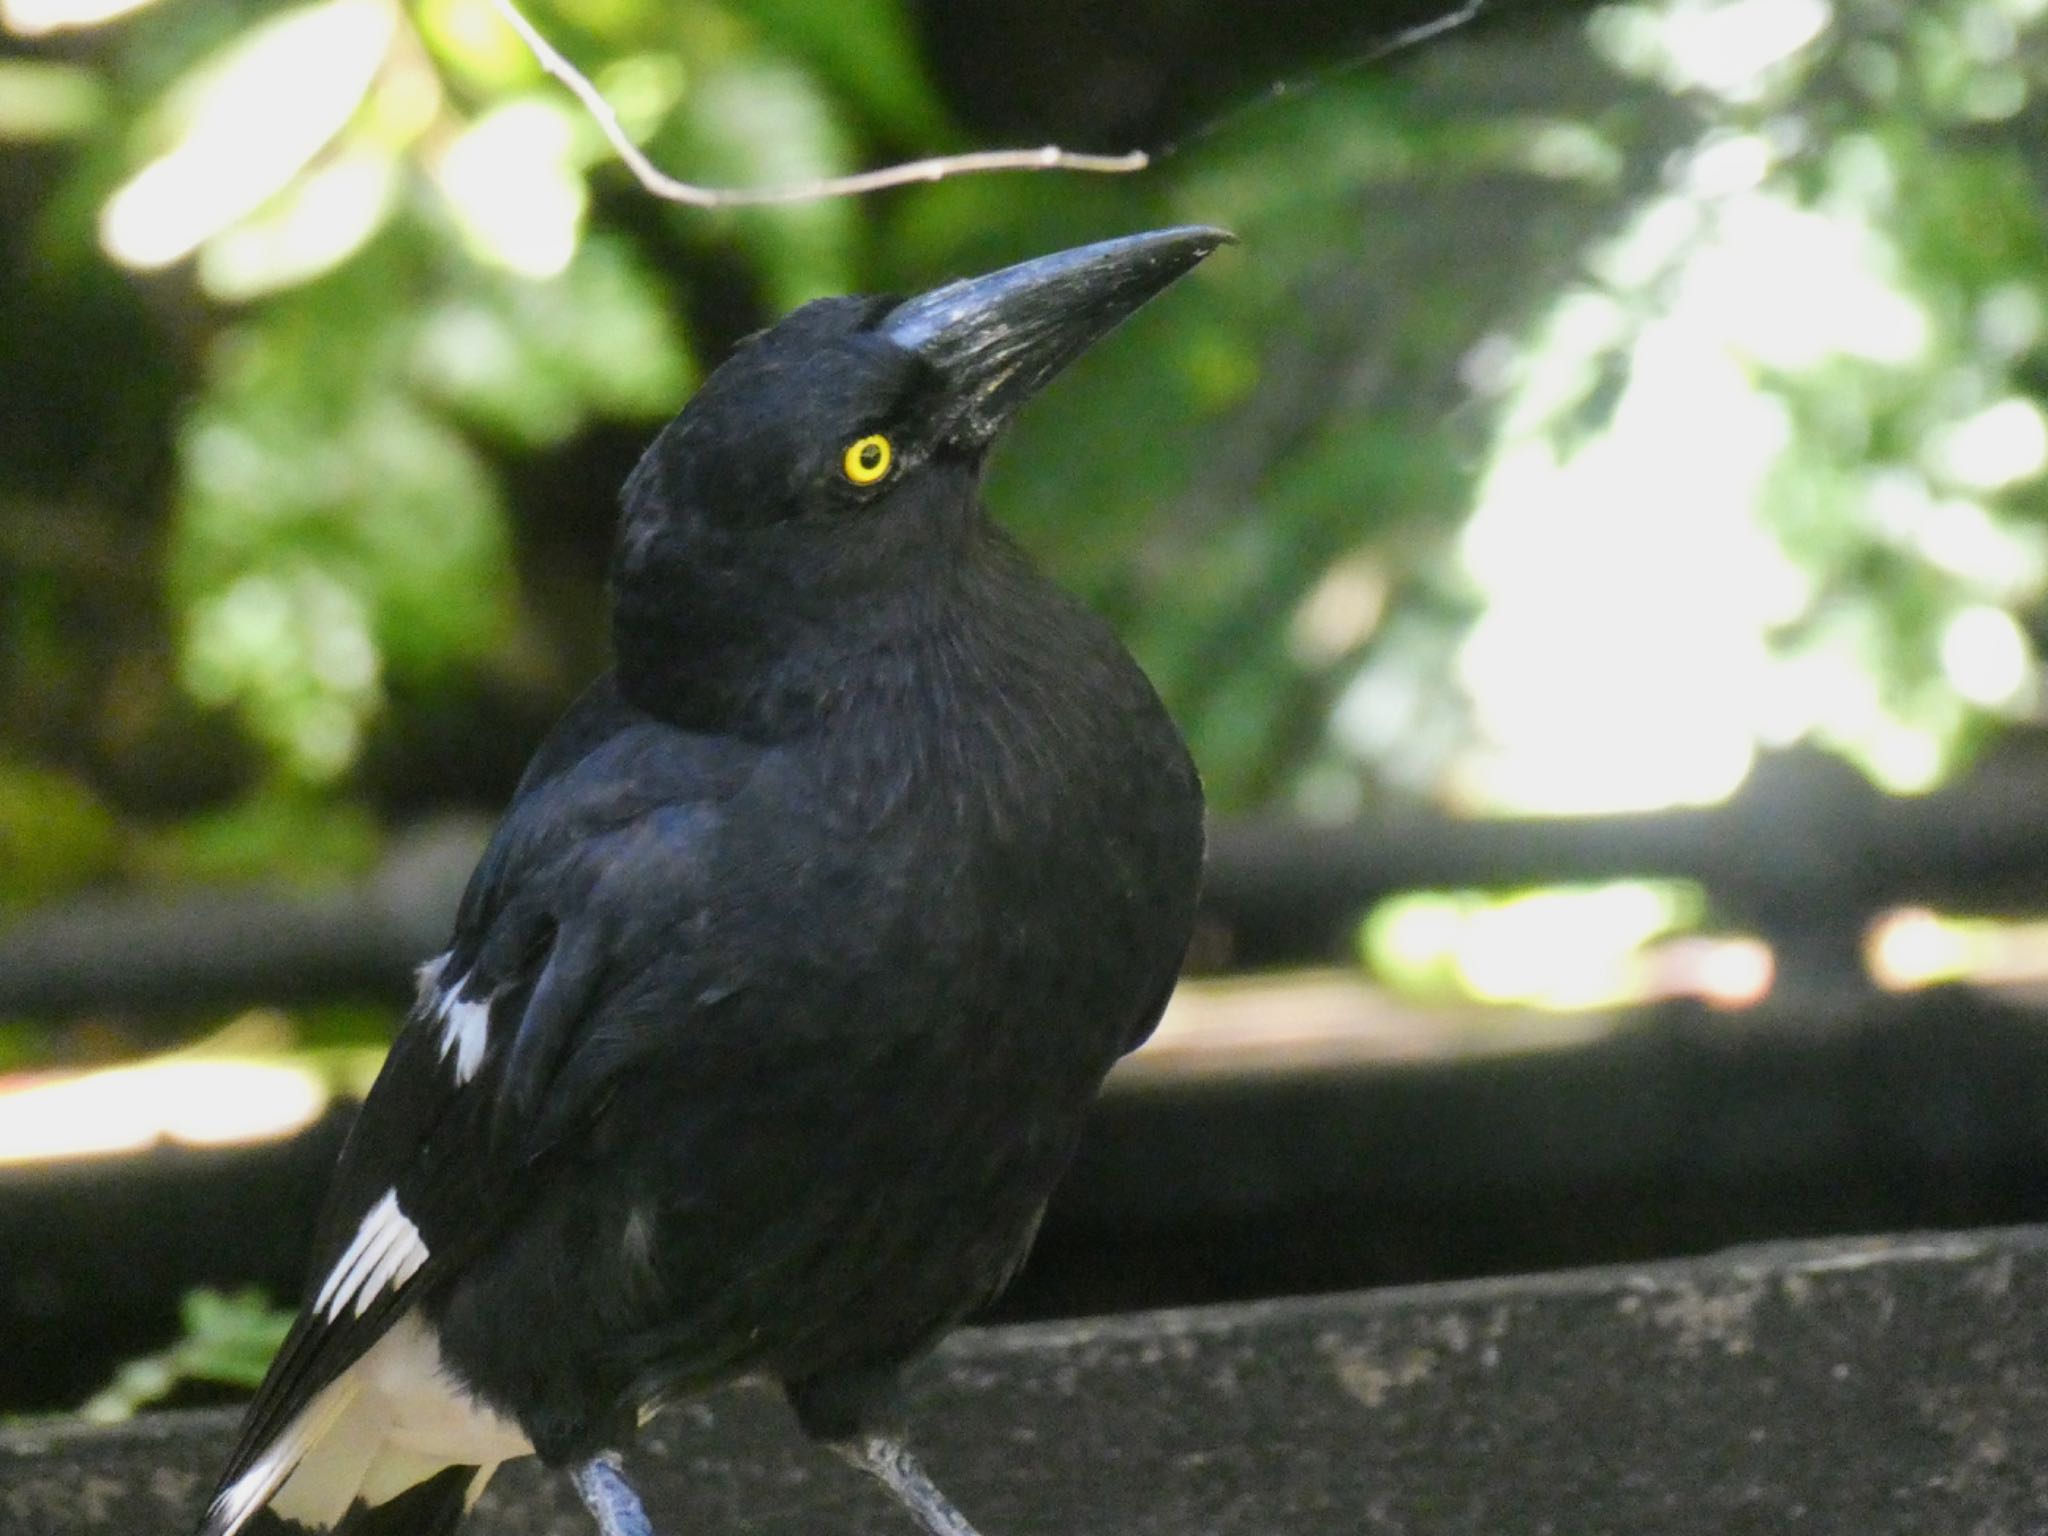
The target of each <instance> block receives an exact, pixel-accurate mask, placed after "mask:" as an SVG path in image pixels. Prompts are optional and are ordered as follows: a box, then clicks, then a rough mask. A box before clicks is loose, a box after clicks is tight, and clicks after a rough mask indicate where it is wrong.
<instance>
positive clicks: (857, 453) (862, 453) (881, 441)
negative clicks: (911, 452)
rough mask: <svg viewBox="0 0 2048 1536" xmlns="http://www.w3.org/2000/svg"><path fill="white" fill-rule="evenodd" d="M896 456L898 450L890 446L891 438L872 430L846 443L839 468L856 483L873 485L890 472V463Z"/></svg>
mask: <svg viewBox="0 0 2048 1536" xmlns="http://www.w3.org/2000/svg"><path fill="white" fill-rule="evenodd" d="M895 458H896V450H895V449H894V448H892V447H890V446H889V439H888V438H886V437H884V436H882V434H881V433H879V432H870V433H869V434H868V435H867V436H866V437H863V438H861V439H859V440H858V441H856V442H852V443H848V444H847V445H846V453H845V455H844V456H843V457H842V458H841V459H840V460H839V468H840V471H841V473H843V474H844V475H845V476H846V478H847V479H849V480H851V481H852V482H853V483H854V484H855V485H873V484H874V483H875V482H876V481H877V480H879V479H881V478H882V476H884V475H886V474H887V473H889V465H890V464H891V463H893V462H894V461H895Z"/></svg>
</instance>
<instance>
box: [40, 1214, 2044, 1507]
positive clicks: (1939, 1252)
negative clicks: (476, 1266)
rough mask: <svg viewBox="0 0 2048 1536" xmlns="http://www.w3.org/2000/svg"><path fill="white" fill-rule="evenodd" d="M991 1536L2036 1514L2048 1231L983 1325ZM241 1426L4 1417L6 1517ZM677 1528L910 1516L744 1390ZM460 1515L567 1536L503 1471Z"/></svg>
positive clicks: (712, 1404)
mask: <svg viewBox="0 0 2048 1536" xmlns="http://www.w3.org/2000/svg"><path fill="white" fill-rule="evenodd" d="M913 1400H914V1411H915V1413H916V1416H917V1424H918V1428H919V1435H920V1440H921V1444H922V1446H923V1448H924V1450H925V1451H926V1453H927V1460H928V1463H929V1465H930V1466H931V1468H932V1470H933V1473H934V1475H935V1476H936V1477H937V1478H938V1480H939V1482H940V1483H941V1484H942V1485H943V1486H944V1487H946V1488H947V1489H948V1490H949V1491H950V1492H951V1493H952V1494H953V1496H954V1497H955V1498H956V1499H957V1500H958V1501H959V1502H960V1504H961V1505H962V1507H963V1508H965V1509H966V1510H967V1511H968V1513H969V1514H970V1515H971V1516H972V1517H973V1518H974V1519H975V1520H976V1521H977V1522H978V1523H979V1524H980V1525H981V1526H982V1528H983V1530H984V1531H985V1532H986V1533H987V1536H1055V1533H1058V1536H1197V1533H1215V1536H1394V1533H1415V1536H1422V1533H1429V1536H1457V1533H1469V1536H1609V1533H1612V1536H1624V1533H1626V1536H1689V1533H1698V1536H1731V1533H1748V1532H1755V1533H1759V1536H1762V1533H1766V1532H1768V1533H1772V1536H1780V1533H1797V1532H1802V1531H1812V1532H1816V1533H1820V1532H1825V1533H1831V1536H1832V1533H1838V1532H1839V1533H1847V1532H1855V1533H1857V1536H1886V1533H1897V1536H1944V1533H1950V1532H1954V1533H1965V1532H1967V1533H1971V1536H2000V1533H2011V1536H2021V1533H2025V1532H2038V1531H2042V1530H2044V1529H2048V1232H2043V1231H2040V1230H2034V1229H2026V1230H2013V1231H1997V1232H1980V1233H1970V1234H1965V1235H1959V1236H1936V1237H1925V1238H1884V1239H1872V1240H1869V1241H1864V1242H1855V1243H1830V1244H1817V1245H1797V1246H1777V1247H1770V1248H1756V1249H1744V1250H1738V1251H1735V1252H1732V1253H1728V1254H1724V1255H1720V1256H1717V1257H1714V1258H1711V1259H1706V1260H1699V1261H1691V1262H1681V1263H1670V1264H1661V1265H1653V1266H1642V1267H1629V1268H1616V1269H1602V1270H1587V1271H1580V1272H1576V1273H1571V1274H1562V1275H1554V1276H1538V1277H1523V1278H1514V1279H1506V1280H1498V1281H1486V1282H1478V1283H1472V1284H1459V1285H1444V1286H1430V1287H1422V1288H1417V1289H1412V1290H1403V1291H1387V1292H1378V1293H1371V1294H1363V1295H1345V1296H1330V1297H1320V1298H1313V1299H1307V1300H1295V1301H1272V1302H1262V1303H1258V1304H1255V1305H1250V1306H1241V1307H1229V1308H1216V1309H1208V1310H1200V1311H1187V1312H1163V1313H1150V1314H1145V1315H1141V1316H1134V1317H1128V1318H1116V1319H1110V1320H1105V1321H1088V1322H1075V1323H1063V1324H1047V1325H1036V1326H1029V1327H1019V1328H1006V1329H989V1330H984V1331H979V1332H970V1333H966V1334H963V1335H961V1336H959V1337H958V1338H956V1339H955V1340H953V1341H952V1342H951V1343H949V1344H948V1346H947V1347H946V1348H945V1349H943V1350H942V1351H941V1352H940V1354H939V1355H938V1356H937V1357H936V1358H935V1359H934V1360H933V1361H932V1362H930V1363H929V1364H928V1365H927V1366H926V1367H925V1368H924V1369H923V1370H922V1371H921V1372H920V1373H919V1375H918V1376H917V1377H916V1379H915V1382H914V1390H913ZM230 1428H231V1416H229V1415H226V1414H219V1413H204V1414H166V1415H161V1416H157V1417H152V1418H147V1419H144V1420H141V1421H138V1422H137V1423H135V1424H133V1425H130V1426H126V1427H123V1428H119V1429H112V1430H103V1429H88V1428H84V1427H81V1426H77V1425H72V1424H66V1423H62V1422H56V1423H50V1424H42V1425H30V1426H17V1427H14V1428H11V1429H8V1430H5V1431H0V1536H159V1533H160V1536H187V1533H188V1531H189V1522H190V1521H191V1519H192V1518H193V1516H194V1514H195V1513H196V1508H195V1506H196V1505H197V1502H198V1500H199V1499H200V1497H201V1495H202V1492H203V1484H204V1483H205V1482H206V1481H207V1479H208V1478H209V1476H210V1474H211V1473H212V1472H213V1470H214V1468H215V1465H216V1463H217V1461H218V1459H219V1457H220V1456H221V1455H222V1454H223V1453H224V1450H225V1445H226V1441H227V1437H228V1434H229V1431H230ZM633 1465H634V1467H635V1469H636V1471H637V1473H638V1478H639V1481H640V1483H641V1486H642V1487H643V1489H644V1490H645V1492H646V1494H647V1498H648V1504H649V1507H650V1510H651V1511H652V1513H653V1514H654V1517H655V1523H656V1526H657V1528H658V1529H659V1530H660V1531H662V1532H663V1533H664V1536H684V1533H685V1532H688V1533H692V1536H697V1533H702V1536H723V1533H728V1532H730V1533H733V1536H739V1533H741V1532H745V1533H748V1536H798V1533H803V1536H910V1532H911V1527H910V1526H909V1524H908V1522H907V1521H906V1520H904V1518H903V1517H901V1516H900V1515H898V1514H897V1513H896V1511H895V1510H894V1509H893V1507H892V1506H890V1505H889V1504H888V1503H887V1502H886V1501H885V1500H884V1499H883V1498H882V1497H881V1496H880V1495H879V1494H878V1493H875V1492H873V1491H871V1490H870V1489H868V1488H867V1487H866V1486H865V1485H864V1484H863V1483H862V1482H861V1480H860V1479H859V1478H858V1477H857V1476H856V1475H855V1474H853V1473H851V1472H849V1471H846V1470H844V1469H843V1468H841V1467H840V1466H839V1465H838V1464H837V1463H836V1462H834V1461H832V1460H831V1459H830V1458H829V1457H826V1456H824V1455H823V1454H821V1453H819V1452H816V1451H814V1450H812V1449H811V1448H809V1447H807V1446H805V1445H804V1444H803V1443H802V1442H801V1441H800V1439H799V1438H798V1436H797V1435H796V1433H795V1430H794V1429H793V1427H792V1426H791V1425H790V1423H789V1420H788V1416H787V1414H786V1412H785V1411H784V1409H783V1408H782V1405H781V1403H780V1401H779V1400H778V1399H776V1398H775V1397H774V1396H772V1395H771V1394H769V1393H766V1392H762V1391H757V1390H748V1389H735V1390H732V1391H728V1392H724V1393H721V1394H718V1395H717V1396H715V1397H713V1398H711V1399H709V1400H707V1401H705V1402H704V1403H701V1404H698V1405H695V1406H693V1407H691V1408H689V1409H685V1410H680V1411H678V1412H677V1413H675V1414H673V1415H670V1416H669V1417H668V1418H666V1419H664V1420H663V1421H660V1422H659V1423H658V1424H657V1425H656V1426H655V1427H654V1429H653V1431H652V1432H651V1433H650V1435H649V1436H648V1438H647V1440H646V1442H645V1444H644V1445H643V1447H642V1449H641V1450H640V1451H639V1452H638V1453H637V1455H636V1456H635V1457H634V1458H633ZM469 1529H470V1531H472V1532H474V1536H570V1533H574V1536H585V1533H586V1532H587V1529H588V1527H587V1526H586V1524H585V1523H584V1520H583V1517H582V1515H581V1512H580V1511H579V1510H577V1509H576V1508H575V1506H574V1501H573V1498H572V1497H571V1496H570V1494H569V1492H568V1490H567V1489H566V1487H565V1486H563V1484H562V1480H561V1479H559V1478H555V1477H550V1476H547V1475H545V1474H544V1473H542V1472H540V1470H539V1469H538V1468H535V1467H533V1466H532V1465H531V1464H530V1463H529V1464H526V1465H523V1466H521V1467H518V1468H514V1469H511V1470H509V1471H508V1472H507V1473H505V1474H504V1475H502V1476H501V1477H500V1479H499V1480H498V1482H497V1483H496V1484H495V1485H494V1486H493V1488H492V1491H491V1494H490V1496H489V1497H488V1498H487V1499H486V1501H485V1504H484V1506H483V1508H482V1509H481V1510H480V1511H479V1513H478V1514H477V1516H476V1517H475V1518H474V1519H473V1521H472V1523H471V1526H470V1528H469Z"/></svg>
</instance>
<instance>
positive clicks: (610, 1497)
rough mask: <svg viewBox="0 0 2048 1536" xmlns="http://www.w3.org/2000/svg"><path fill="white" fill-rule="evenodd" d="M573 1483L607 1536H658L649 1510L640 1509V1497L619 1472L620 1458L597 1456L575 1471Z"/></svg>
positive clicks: (570, 1475) (600, 1529) (585, 1506)
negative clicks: (650, 1518) (650, 1523)
mask: <svg viewBox="0 0 2048 1536" xmlns="http://www.w3.org/2000/svg"><path fill="white" fill-rule="evenodd" d="M569 1480H570V1481H571V1482H573V1483H574V1484H575V1485H576V1493H577V1496H578V1497H579V1498H581V1499H582V1500H583V1507H584V1508H585V1509H587V1510H589V1511H590V1513H591V1516H592V1517H593V1518H594V1519H595V1520H596V1521H597V1528H598V1530H599V1531H601V1532H602V1533H603V1536H654V1527H653V1526H651V1525H649V1524H648V1523H647V1511H646V1510H644V1509H642V1508H641V1507H640V1495H639V1494H637V1493H635V1492H634V1491H633V1485H632V1484H630V1483H628V1482H627V1481H626V1474H625V1473H624V1472H622V1471H620V1470H619V1459H618V1457H616V1456H597V1457H593V1458H592V1459H591V1460H589V1461H586V1462H585V1463H583V1465H582V1466H580V1467H578V1468H576V1470H575V1471H573V1472H571V1473H570V1474H569Z"/></svg>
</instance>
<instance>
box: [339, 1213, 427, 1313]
mask: <svg viewBox="0 0 2048 1536" xmlns="http://www.w3.org/2000/svg"><path fill="white" fill-rule="evenodd" d="M426 1262H427V1245H426V1243H425V1242H424V1241H422V1240H421V1238H420V1229H419V1228H418V1227H416V1226H414V1225H413V1224H412V1220H411V1218H409V1217H408V1216H407V1215H406V1214H405V1212H403V1211H401V1210H400V1209H399V1208H398V1191H397V1190H395V1189H387V1190H385V1191H384V1198H383V1199H382V1200H379V1201H378V1202H377V1203H376V1204H375V1205H373V1206H371V1207H370V1209H369V1211H368V1212H367V1213H365V1215H364V1216H363V1222H362V1225H361V1226H359V1227H357V1228H356V1235H355V1241H354V1242H352V1243H350V1244H349V1245H348V1251H347V1252H345V1253H343V1254H342V1256H341V1257H340V1258H339V1259H337V1260H336V1261H335V1264H334V1268H333V1269H331V1270H329V1271H328V1272H327V1280H326V1283H324V1284H323V1285H322V1286H321V1287H320V1294H319V1295H318V1296H316V1297H315V1298H314V1299H313V1310H314V1311H315V1312H318V1313H319V1314H320V1315H321V1316H323V1317H339V1316H340V1315H341V1309H342V1308H343V1307H345V1306H347V1305H348V1304H349V1303H350V1302H354V1303H355V1312H356V1316H357V1317H361V1316H362V1315H363V1313H364V1312H366V1311H368V1310H369V1306H370V1303H371V1302H373V1301H375V1300H376V1299H377V1296H378V1294H379V1293H380V1292H382V1291H383V1290H384V1289H385V1288H386V1287H387V1286H389V1287H393V1288H395V1287H397V1286H401V1285H403V1284H405V1282H406V1281H408V1280H410V1279H411V1278H412V1277H413V1276H414V1275H415V1274H417V1273H419V1267H420V1266H421V1265H422V1264H424V1263H426Z"/></svg>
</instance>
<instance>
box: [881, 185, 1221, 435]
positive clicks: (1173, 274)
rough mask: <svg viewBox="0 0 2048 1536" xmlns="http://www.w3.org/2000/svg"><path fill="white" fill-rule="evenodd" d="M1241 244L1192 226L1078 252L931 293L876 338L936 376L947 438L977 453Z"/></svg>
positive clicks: (895, 314) (907, 305)
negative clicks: (1077, 363) (1206, 261)
mask: <svg viewBox="0 0 2048 1536" xmlns="http://www.w3.org/2000/svg"><path fill="white" fill-rule="evenodd" d="M1236 238H1237V237H1236V236H1235V235H1233V234H1231V233H1230V232H1229V231H1228V230H1223V229H1210V228H1205V227H1202V226H1190V227H1187V228H1183V229H1161V230H1154V231H1152V232H1151V233H1150V234H1143V235H1129V236H1126V237H1125V238H1123V239H1121V240H1104V241H1102V242H1100V243H1099V244H1096V245H1084V246H1079V247H1077V248H1076V249H1074V250H1071V251H1060V252H1057V253H1056V254H1054V255H1051V256H1041V257H1039V258H1038V259H1037V260H1035V261H1025V262H1019V263H1018V264H1017V265H1016V266H1014V267H1004V268H1003V269H1002V270H1001V271H1000V272H991V273H989V274H988V275H987V276H986V277H968V278H962V279H961V280H960V281H958V282H954V283H947V284H946V285H945V286H944V287H941V288H934V289H933V290H932V291H931V292H930V293H926V294H921V295H919V296H918V297H917V298H914V299H909V300H906V301H905V302H904V303H903V304H901V305H899V306H898V307H897V308H895V309H894V310H891V311H890V312H889V314H888V315H887V317H885V318H884V319H883V321H882V323H881V325H880V326H879V327H878V328H877V329H878V330H879V331H880V332H881V334H882V335H884V336H886V337H888V338H889V339H890V340H891V341H893V342H895V343H896V344H897V345H898V346H899V347H902V348H904V349H906V350H907V351H911V352H915V353H917V354H918V355H919V356H920V357H922V358H924V359H925V360H926V361H927V362H929V363H930V364H931V365H932V366H933V367H934V368H935V369H937V370H938V373H939V376H940V378H941V379H942V380H943V381H944V394H943V398H942V401H941V403H940V404H939V406H938V412H939V415H940V418H941V420H940V431H941V434H942V436H943V437H944V438H945V439H946V440H948V441H951V442H953V443H957V444H959V445H960V446H962V447H969V448H979V447H982V446H984V445H985V444H987V442H988V441H989V439H990V438H992V437H994V436H995V434H996V431H997V429H999V428H1000V427H1001V426H1002V425H1003V423H1004V422H1005V421H1007V420H1009V418H1010V415H1011V413H1012V412H1014V411H1015V410H1016V409H1017V407H1018V406H1020V405H1022V404H1023V403H1024V402H1025V401H1026V400H1028V399H1030V398H1031V397H1032V396H1033V395H1034V394H1036V393H1037V392H1038V391H1039V389H1040V388H1041V387H1042V386H1043V385H1044V384H1045V383H1046V382H1047V381H1048V380H1049V379H1051V378H1052V376H1053V375H1054V374H1056V373H1058V372H1059V371H1060V370H1061V369H1062V368H1064V367H1066V366H1067V364H1068V363H1071V362H1072V361H1073V360H1074V359H1075V358H1077V357H1079V356H1080V355H1081V354H1082V353H1083V352H1085V351H1087V350H1088V348H1089V347H1090V346H1091V345H1092V344H1093V343H1095V342H1096V341H1098V340H1100V339H1101V338H1102V337H1103V336H1104V335H1105V334H1107V333H1108V332H1109V331H1110V330H1111V329H1113V328H1114V327H1115V326H1116V324H1117V323H1118V322H1119V321H1121V320H1122V319H1124V318H1125V317H1126V316H1127V315H1129V314H1130V313H1131V312H1132V311H1133V310H1135V309H1137V308H1138V306H1139V305H1141V304H1143V303H1144V302H1145V301H1146V300H1147V299H1149V298H1151V297H1152V296H1153V295H1154V294H1156V293H1158V292H1160V291H1161V290H1162V289H1164V288H1166V287H1167V286H1168V285H1169V284H1170V283H1172V282H1173V281H1174V279H1176V278H1178V277H1181V276H1183V275H1184V274H1186V273H1187V272H1189V271H1191V270H1192V269H1193V268H1194V266H1195V265H1196V263H1198V262H1199V261H1201V260H1202V258H1203V257H1205V256H1207V255H1209V253H1210V252H1212V251H1214V250H1215V249H1216V247H1218V246H1219V245H1227V244H1230V243H1232V242H1233V241H1235V240H1236Z"/></svg>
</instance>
